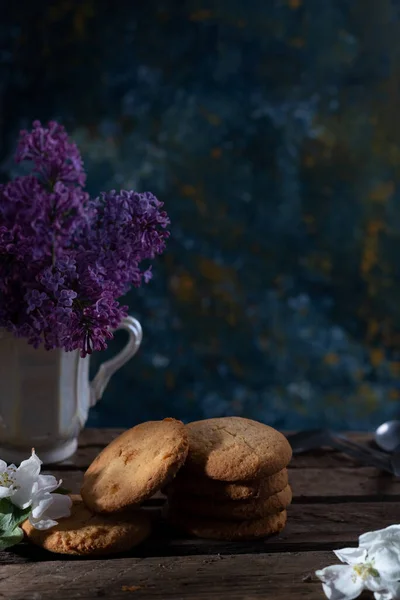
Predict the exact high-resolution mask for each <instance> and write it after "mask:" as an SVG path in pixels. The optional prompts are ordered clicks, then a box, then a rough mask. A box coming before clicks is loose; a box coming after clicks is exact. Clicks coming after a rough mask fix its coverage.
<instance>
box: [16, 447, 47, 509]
mask: <svg viewBox="0 0 400 600" xmlns="http://www.w3.org/2000/svg"><path fill="white" fill-rule="evenodd" d="M41 465H42V461H41V460H40V459H39V458H38V456H37V455H36V454H35V453H34V452H32V456H31V457H30V458H28V460H23V461H22V463H21V464H20V466H19V467H18V469H17V471H16V473H15V485H16V486H18V489H17V491H16V492H15V494H14V495H13V497H12V502H13V504H15V505H16V506H18V507H19V508H28V506H29V505H30V504H31V501H32V488H33V484H34V483H35V481H36V480H37V478H38V477H39V473H40V467H41Z"/></svg>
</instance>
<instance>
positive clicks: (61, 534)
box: [22, 496, 151, 556]
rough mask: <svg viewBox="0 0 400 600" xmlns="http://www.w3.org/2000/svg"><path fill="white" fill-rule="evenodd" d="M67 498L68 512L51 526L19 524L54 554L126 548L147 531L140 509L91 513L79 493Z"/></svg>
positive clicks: (102, 552)
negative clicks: (116, 512) (68, 514)
mask: <svg viewBox="0 0 400 600" xmlns="http://www.w3.org/2000/svg"><path fill="white" fill-rule="evenodd" d="M71 498H72V507H71V515H70V516H69V517H66V518H64V519H60V520H59V522H58V525H55V526H54V527H52V528H51V529H46V530H38V529H34V528H33V527H32V525H31V524H30V523H29V521H28V520H27V521H25V522H24V523H23V524H22V529H23V530H24V532H25V535H26V536H27V538H28V539H29V541H31V542H33V543H34V544H36V545H37V546H41V547H42V548H45V549H46V550H49V551H50V552H56V553H57V554H80V555H91V556H104V555H107V554H115V553H117V552H126V551H127V550H129V549H130V548H133V546H136V545H137V544H140V542H142V541H143V540H145V539H146V538H147V537H148V535H149V534H150V531H151V524H150V519H149V517H148V516H147V515H146V513H145V512H144V511H143V510H140V509H138V510H136V511H130V512H129V514H127V513H125V514H124V513H118V514H115V515H94V514H93V513H91V512H90V510H89V509H88V508H87V507H86V506H85V504H84V503H83V502H82V498H81V497H80V496H71Z"/></svg>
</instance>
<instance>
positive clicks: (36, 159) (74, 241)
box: [0, 121, 169, 357]
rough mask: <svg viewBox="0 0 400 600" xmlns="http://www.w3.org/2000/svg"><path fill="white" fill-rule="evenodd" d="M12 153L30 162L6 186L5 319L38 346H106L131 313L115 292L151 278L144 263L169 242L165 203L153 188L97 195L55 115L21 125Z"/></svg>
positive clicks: (1, 191)
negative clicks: (87, 188)
mask: <svg viewBox="0 0 400 600" xmlns="http://www.w3.org/2000/svg"><path fill="white" fill-rule="evenodd" d="M15 160H16V162H21V161H30V163H31V165H32V170H31V173H30V174H29V175H24V176H21V177H16V178H15V179H13V180H12V181H10V182H9V183H7V184H5V185H0V327H4V328H6V329H7V330H8V331H10V332H12V333H13V334H14V335H16V336H19V337H25V338H27V340H28V342H29V343H30V344H33V345H34V346H35V347H37V346H39V345H40V344H42V343H43V344H44V346H45V347H46V348H47V349H52V348H63V349H65V350H67V351H69V350H76V349H79V350H80V352H81V355H82V356H83V357H84V356H86V355H87V354H90V353H91V352H92V351H93V350H103V349H105V348H106V345H107V340H108V339H110V338H111V337H112V333H111V331H110V329H111V328H115V327H116V326H117V325H118V324H119V322H120V321H121V319H122V318H123V317H124V316H125V315H126V307H125V306H121V305H120V303H119V302H118V298H120V297H121V296H122V295H123V294H125V293H126V292H127V291H128V290H129V288H130V287H131V286H132V285H133V286H136V287H138V286H140V285H141V283H142V282H143V281H145V282H147V281H149V279H150V278H151V270H150V269H146V270H143V269H142V268H141V263H142V261H143V260H145V259H152V258H154V257H155V256H156V255H157V254H161V253H162V252H163V250H164V248H165V241H166V239H167V238H168V235H169V232H168V230H167V226H168V224H169V219H168V216H167V214H166V213H165V212H164V211H163V210H162V206H163V203H162V202H160V201H159V200H157V198H156V197H155V196H154V195H153V194H151V193H150V192H145V193H142V194H141V193H138V192H134V191H120V192H115V191H111V192H104V193H101V194H100V196H99V197H98V198H95V199H93V198H90V197H89V195H88V193H87V192H86V191H85V189H84V187H85V180H86V174H85V171H84V168H83V163H82V159H81V156H80V153H79V150H78V148H77V146H76V145H75V144H74V143H72V142H71V141H70V140H69V138H68V135H67V133H66V132H65V130H64V128H63V127H62V126H61V125H59V124H58V123H56V122H50V123H49V124H48V126H47V127H42V125H41V123H40V122H38V121H35V122H34V123H33V129H32V131H30V132H28V131H21V133H20V139H19V143H18V147H17V151H16V155H15Z"/></svg>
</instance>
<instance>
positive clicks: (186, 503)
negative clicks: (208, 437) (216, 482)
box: [168, 485, 292, 521]
mask: <svg viewBox="0 0 400 600" xmlns="http://www.w3.org/2000/svg"><path fill="white" fill-rule="evenodd" d="M291 501H292V490H291V489H290V486H289V485H287V486H286V487H285V489H284V490H282V491H281V492H278V493H277V494H273V495H272V496H269V497H266V498H251V499H250V500H239V501H237V502H231V501H229V500H227V501H226V502H218V503H217V502H207V501H205V500H203V499H200V498H199V497H198V496H181V495H178V494H173V495H172V496H169V497H168V504H169V505H170V506H171V507H172V509H173V510H174V511H182V512H185V513H189V514H190V515H195V516H199V517H205V518H210V519H218V520H221V521H249V520H253V519H260V518H262V517H266V516H268V515H272V514H274V513H277V512H280V511H281V510H284V509H285V508H287V507H288V506H289V504H290V503H291Z"/></svg>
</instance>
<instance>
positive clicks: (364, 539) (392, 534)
mask: <svg viewBox="0 0 400 600" xmlns="http://www.w3.org/2000/svg"><path fill="white" fill-rule="evenodd" d="M389 541H398V542H400V525H389V527H385V529H378V530H377V531H368V532H367V533H363V534H362V535H360V537H359V538H358V542H359V545H360V546H361V547H363V548H368V547H369V546H372V545H373V544H378V543H383V542H389Z"/></svg>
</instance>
